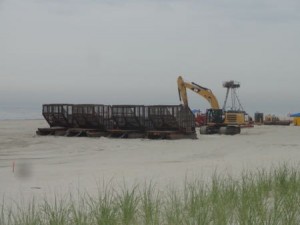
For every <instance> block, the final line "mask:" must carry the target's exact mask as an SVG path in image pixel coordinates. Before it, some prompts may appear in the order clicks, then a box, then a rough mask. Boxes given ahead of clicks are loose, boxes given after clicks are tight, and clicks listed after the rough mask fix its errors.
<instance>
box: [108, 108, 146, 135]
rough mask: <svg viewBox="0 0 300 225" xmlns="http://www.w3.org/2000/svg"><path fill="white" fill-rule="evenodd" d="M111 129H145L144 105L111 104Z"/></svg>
mask: <svg viewBox="0 0 300 225" xmlns="http://www.w3.org/2000/svg"><path fill="white" fill-rule="evenodd" d="M111 108H112V119H113V122H114V125H113V129H120V130H138V131H144V130H145V106H143V105H113V106H112V107H111Z"/></svg>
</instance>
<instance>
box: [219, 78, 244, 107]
mask: <svg viewBox="0 0 300 225" xmlns="http://www.w3.org/2000/svg"><path fill="white" fill-rule="evenodd" d="M240 86H241V85H240V83H239V82H236V81H233V80H230V81H225V82H223V87H224V88H226V89H227V90H226V96H225V100H224V104H223V111H240V112H241V111H244V109H243V106H242V104H241V102H240V99H239V97H238V95H237V89H238V88H239V87H240ZM228 98H230V99H231V104H229V105H227V104H228Z"/></svg>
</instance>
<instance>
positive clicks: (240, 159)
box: [0, 120, 300, 199]
mask: <svg viewBox="0 0 300 225" xmlns="http://www.w3.org/2000/svg"><path fill="white" fill-rule="evenodd" d="M39 127H48V124H47V123H46V122H45V121H44V120H7V121H0V182H1V183H0V184H1V185H0V197H2V196H5V198H11V199H15V198H17V199H18V198H19V197H20V196H22V197H24V196H25V197H26V196H33V195H36V194H45V193H49V192H55V193H62V194H64V193H68V192H69V191H70V190H78V189H82V190H85V191H87V192H89V193H94V192H96V191H97V189H98V185H99V184H101V183H102V182H103V181H104V182H110V181H113V182H116V183H125V184H126V185H129V186H130V185H132V184H135V183H143V182H145V181H148V182H149V181H152V182H154V183H156V184H157V185H159V186H162V187H163V186H165V185H169V184H182V183H183V182H184V179H185V178H186V177H188V178H195V177H202V178H204V179H205V178H209V177H210V176H211V175H212V174H213V173H214V172H215V171H218V172H221V173H222V172H225V173H229V174H231V175H232V176H235V175H239V174H240V173H241V172H242V171H243V170H253V171H255V170H257V169H258V168H269V167H270V166H272V165H278V164H280V163H289V164H293V165H295V164H296V165H298V163H299V159H300V139H299V127H294V126H255V127H254V128H247V129H243V130H242V133H241V134H240V135H235V136H224V135H212V136H203V135H201V136H200V135H199V133H198V131H197V133H198V139H196V140H148V139H111V138H103V137H101V138H85V137H54V136H37V135H36V134H35V131H36V130H37V128H39Z"/></svg>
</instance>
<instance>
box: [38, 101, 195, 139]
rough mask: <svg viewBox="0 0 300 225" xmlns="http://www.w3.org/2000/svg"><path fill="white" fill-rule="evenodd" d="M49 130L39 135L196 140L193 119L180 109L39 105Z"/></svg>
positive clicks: (135, 106) (134, 106) (166, 107)
mask: <svg viewBox="0 0 300 225" xmlns="http://www.w3.org/2000/svg"><path fill="white" fill-rule="evenodd" d="M43 116H44V117H45V119H46V120H47V122H48V123H49V125H50V128H38V130H37V134H39V135H64V136H89V137H101V136H106V137H118V138H153V139H177V138H196V133H195V117H194V115H193V113H192V111H191V110H190V109H189V108H188V107H184V106H182V105H152V106H144V105H113V106H110V105H96V104H73V105H72V104H48V105H43Z"/></svg>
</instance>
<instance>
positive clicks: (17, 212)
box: [0, 165, 300, 225]
mask: <svg viewBox="0 0 300 225" xmlns="http://www.w3.org/2000/svg"><path fill="white" fill-rule="evenodd" d="M0 224H1V225H177V224H178V225H179V224H180V225H198V224H199V225H226V224H232V225H298V224H300V170H299V168H298V167H290V166H287V165H281V166H277V167H273V168H272V169H270V170H264V169H259V170H257V171H256V172H243V173H242V174H241V175H240V177H238V178H235V179H234V178H232V177H230V176H229V175H228V176H224V175H218V174H217V173H216V174H214V175H213V176H212V178H211V180H210V181H209V182H207V183H206V182H203V181H201V180H197V179H193V180H192V181H190V180H188V179H186V180H185V181H184V188H183V189H182V188H180V189H179V188H178V189H176V188H174V187H173V188H166V189H164V190H163V191H160V190H159V189H158V188H157V187H156V186H155V185H154V184H152V183H151V182H150V183H148V184H147V185H136V186H134V187H131V188H128V187H126V186H125V185H124V186H123V187H122V188H121V189H118V191H117V190H116V189H114V187H113V185H104V187H103V188H99V192H98V194H97V195H96V196H90V195H89V194H88V193H82V194H79V195H78V196H76V197H74V196H72V195H70V196H67V197H55V198H54V200H51V201H50V200H47V198H45V199H44V200H43V201H39V203H37V201H35V200H32V201H30V203H26V204H17V203H15V205H7V204H6V203H5V199H4V200H3V201H2V203H1V206H0Z"/></svg>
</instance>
